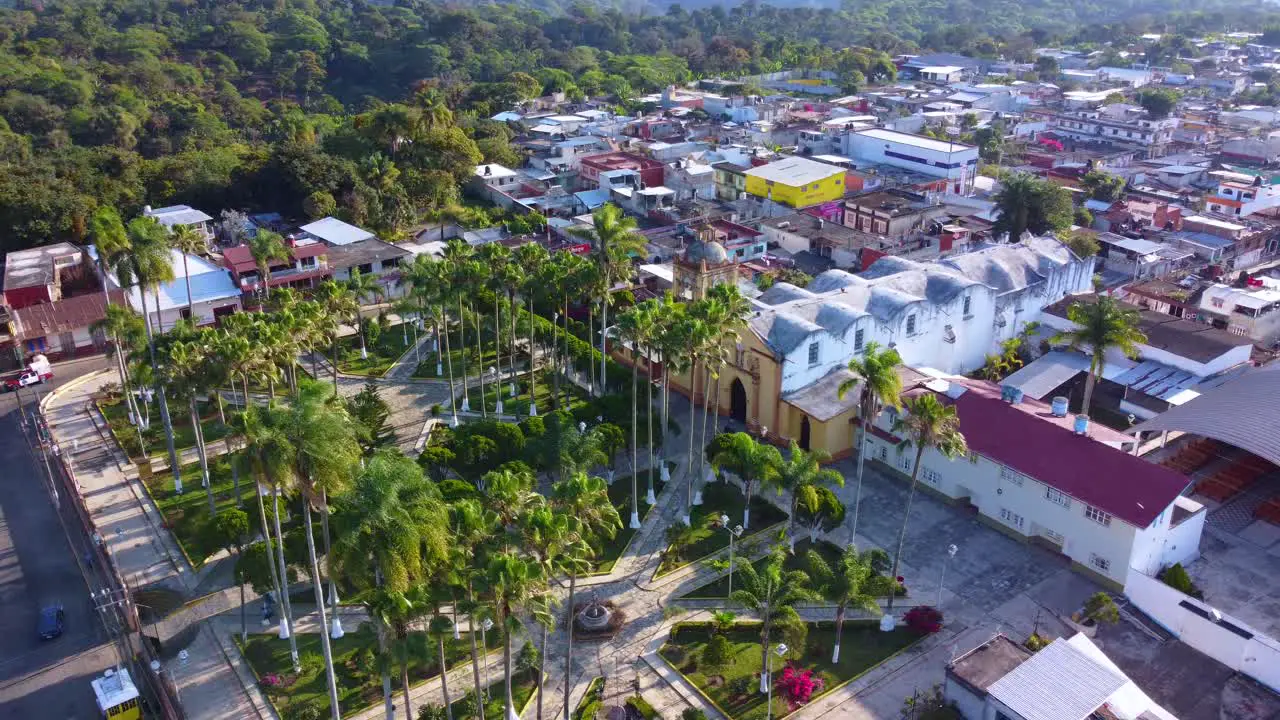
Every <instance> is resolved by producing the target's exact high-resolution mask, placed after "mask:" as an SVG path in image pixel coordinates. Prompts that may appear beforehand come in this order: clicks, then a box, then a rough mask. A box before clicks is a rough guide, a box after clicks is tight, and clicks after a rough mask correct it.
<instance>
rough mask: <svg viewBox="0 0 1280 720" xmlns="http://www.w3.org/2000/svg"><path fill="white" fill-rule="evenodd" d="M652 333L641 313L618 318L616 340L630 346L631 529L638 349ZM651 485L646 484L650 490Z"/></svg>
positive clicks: (636, 499) (636, 524)
mask: <svg viewBox="0 0 1280 720" xmlns="http://www.w3.org/2000/svg"><path fill="white" fill-rule="evenodd" d="M652 333H653V327H652V325H651V324H650V316H649V315H647V314H646V313H645V311H644V309H642V308H640V307H638V306H636V307H632V308H629V309H627V310H626V311H625V312H623V313H622V314H621V315H619V316H618V337H619V338H620V339H621V340H622V341H623V342H628V343H631V529H633V530H638V529H639V528H640V489H639V486H638V480H637V476H639V474H640V443H639V441H638V439H637V428H638V427H639V425H640V414H639V409H638V407H639V405H638V402H639V395H640V347H641V345H643V344H645V343H647V342H648V341H649V336H650V335H651V334H652ZM652 487H653V484H652V481H650V489H652Z"/></svg>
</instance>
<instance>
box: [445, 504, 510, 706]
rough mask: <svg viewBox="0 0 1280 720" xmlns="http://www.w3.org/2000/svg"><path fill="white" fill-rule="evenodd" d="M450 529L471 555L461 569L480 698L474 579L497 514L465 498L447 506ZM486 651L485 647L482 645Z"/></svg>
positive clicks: (464, 552) (474, 677)
mask: <svg viewBox="0 0 1280 720" xmlns="http://www.w3.org/2000/svg"><path fill="white" fill-rule="evenodd" d="M449 516H450V521H449V528H450V530H451V532H452V533H453V538H454V542H455V544H456V547H457V549H458V551H459V552H460V553H461V554H462V555H463V556H465V557H471V558H472V560H473V562H472V564H471V565H468V566H463V567H461V568H460V571H459V574H460V575H461V576H462V580H463V583H464V585H465V587H466V595H467V597H466V608H467V615H468V623H469V624H470V625H471V628H472V632H471V676H472V680H473V684H474V690H475V696H476V698H477V699H479V698H482V697H483V691H484V688H483V686H482V685H481V683H480V653H479V651H478V649H477V648H476V634H475V627H476V625H477V624H478V622H477V621H478V620H479V616H478V613H477V611H478V610H479V609H480V603H479V602H478V601H477V600H476V587H475V585H476V580H477V579H481V578H480V575H481V573H480V568H478V567H477V564H476V561H477V560H478V558H479V556H480V549H481V546H482V545H483V544H484V543H485V542H487V541H488V540H489V539H490V538H491V537H493V536H494V534H495V532H496V530H497V527H498V517H497V515H495V514H494V513H493V512H491V511H489V510H488V509H486V508H485V506H484V505H482V504H481V503H480V502H479V501H478V500H476V499H474V498H464V499H461V500H458V501H456V502H454V503H453V504H452V505H451V506H450V507H449ZM485 651H486V652H488V648H485ZM477 718H478V720H484V703H483V702H478V703H477Z"/></svg>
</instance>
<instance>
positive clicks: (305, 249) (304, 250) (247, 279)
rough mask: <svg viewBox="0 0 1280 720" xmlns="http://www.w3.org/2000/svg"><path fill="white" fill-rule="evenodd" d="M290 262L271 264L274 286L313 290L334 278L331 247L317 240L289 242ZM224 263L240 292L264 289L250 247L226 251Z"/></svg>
mask: <svg viewBox="0 0 1280 720" xmlns="http://www.w3.org/2000/svg"><path fill="white" fill-rule="evenodd" d="M288 243H289V260H288V261H287V262H275V263H272V264H271V267H270V269H271V280H270V282H269V283H268V284H269V285H270V286H271V287H273V288H274V287H282V286H287V287H300V288H308V287H314V286H315V284H316V283H317V282H319V281H321V280H324V279H326V278H330V277H333V269H332V268H330V267H329V262H328V258H327V257H326V254H327V253H328V251H329V246H328V245H325V244H324V243H322V242H319V241H318V240H310V239H307V240H289V241H288ZM222 263H223V265H225V266H226V268H227V269H228V270H230V271H231V276H232V278H233V279H234V280H235V282H236V284H237V285H239V286H240V289H241V290H242V291H243V292H245V293H246V294H248V293H254V292H257V291H258V289H259V288H260V287H261V283H260V278H259V277H258V264H257V263H256V262H255V261H254V259H253V253H252V252H250V251H249V246H248V245H237V246H236V247H232V248H227V249H226V251H225V252H223V254H222Z"/></svg>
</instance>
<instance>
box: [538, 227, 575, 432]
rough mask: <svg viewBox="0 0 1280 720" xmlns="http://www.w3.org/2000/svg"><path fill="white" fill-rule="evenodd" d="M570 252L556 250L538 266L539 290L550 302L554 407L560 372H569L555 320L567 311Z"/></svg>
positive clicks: (552, 397)
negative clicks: (545, 261)
mask: <svg viewBox="0 0 1280 720" xmlns="http://www.w3.org/2000/svg"><path fill="white" fill-rule="evenodd" d="M571 255H572V254H571V253H565V252H557V253H553V254H552V255H551V256H550V258H549V259H548V262H547V263H545V264H544V265H542V267H540V268H539V269H538V285H539V287H538V290H537V292H538V294H539V296H540V297H541V298H542V299H543V300H544V301H545V302H546V303H547V304H549V305H550V306H551V308H552V311H553V314H552V320H551V385H552V390H551V408H552V409H553V410H556V409H559V407H560V373H561V372H562V371H563V372H568V368H567V367H566V366H567V358H565V357H564V356H563V355H562V353H561V350H560V344H559V341H558V339H559V330H560V327H559V325H558V324H557V322H556V318H557V316H559V315H562V314H567V305H568V299H567V297H568V287H569V285H570V282H571V281H570V277H571V275H572V273H571V268H570V260H569V259H570V257H571Z"/></svg>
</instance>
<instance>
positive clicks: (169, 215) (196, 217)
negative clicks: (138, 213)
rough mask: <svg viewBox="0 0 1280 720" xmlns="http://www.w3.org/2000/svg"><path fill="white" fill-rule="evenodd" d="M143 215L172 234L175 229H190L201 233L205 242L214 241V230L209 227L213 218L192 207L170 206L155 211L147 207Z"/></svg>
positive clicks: (143, 210)
mask: <svg viewBox="0 0 1280 720" xmlns="http://www.w3.org/2000/svg"><path fill="white" fill-rule="evenodd" d="M142 214H143V215H144V216H145V217H149V218H152V219H154V220H155V221H156V222H158V223H160V224H161V225H163V226H164V228H165V229H166V230H168V231H170V232H173V230H174V228H178V227H190V228H192V229H193V230H195V231H196V232H197V233H199V234H200V236H201V237H203V238H204V239H205V242H209V241H210V240H212V239H213V230H212V229H211V228H210V227H209V221H211V220H213V218H211V217H209V216H208V215H206V214H205V213H203V212H201V211H199V210H196V209H195V208H193V207H191V206H190V205H170V206H169V207H162V208H155V209H152V207H151V206H150V205H147V206H146V207H144V208H142Z"/></svg>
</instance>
